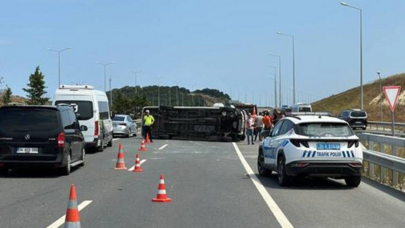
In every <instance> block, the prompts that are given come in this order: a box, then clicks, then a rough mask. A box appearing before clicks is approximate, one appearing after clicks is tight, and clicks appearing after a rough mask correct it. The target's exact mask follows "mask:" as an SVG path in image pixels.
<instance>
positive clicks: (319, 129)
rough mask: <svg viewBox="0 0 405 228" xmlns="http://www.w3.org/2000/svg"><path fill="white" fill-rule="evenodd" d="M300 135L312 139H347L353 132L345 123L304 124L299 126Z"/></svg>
mask: <svg viewBox="0 0 405 228" xmlns="http://www.w3.org/2000/svg"><path fill="white" fill-rule="evenodd" d="M296 133H297V134H299V135H305V136H312V137H321V136H322V137H347V136H352V135H353V132H352V131H351V129H350V127H349V126H348V125H347V124H345V123H302V124H299V125H298V131H297V132H296Z"/></svg>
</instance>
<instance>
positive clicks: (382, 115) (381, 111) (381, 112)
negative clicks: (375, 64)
mask: <svg viewBox="0 0 405 228" xmlns="http://www.w3.org/2000/svg"><path fill="white" fill-rule="evenodd" d="M377 74H378V79H379V81H380V115H381V122H384V113H383V110H382V101H383V99H382V85H381V77H380V72H377Z"/></svg>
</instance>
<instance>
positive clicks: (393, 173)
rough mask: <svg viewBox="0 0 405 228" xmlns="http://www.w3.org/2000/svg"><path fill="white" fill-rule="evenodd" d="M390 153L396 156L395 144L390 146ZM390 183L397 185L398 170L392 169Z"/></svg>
mask: <svg viewBox="0 0 405 228" xmlns="http://www.w3.org/2000/svg"><path fill="white" fill-rule="evenodd" d="M391 148H392V155H394V156H398V152H397V146H392V147H391ZM392 184H393V185H394V188H395V187H397V185H398V172H396V171H392Z"/></svg>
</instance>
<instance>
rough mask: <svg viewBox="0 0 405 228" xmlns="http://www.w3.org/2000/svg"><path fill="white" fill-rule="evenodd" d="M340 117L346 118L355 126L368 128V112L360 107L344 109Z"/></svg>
mask: <svg viewBox="0 0 405 228" xmlns="http://www.w3.org/2000/svg"><path fill="white" fill-rule="evenodd" d="M340 119H342V120H345V121H346V122H347V123H349V125H350V126H351V127H352V128H353V129H356V128H361V129H363V130H366V128H367V113H366V112H365V111H363V110H360V109H351V110H343V111H342V112H341V113H340Z"/></svg>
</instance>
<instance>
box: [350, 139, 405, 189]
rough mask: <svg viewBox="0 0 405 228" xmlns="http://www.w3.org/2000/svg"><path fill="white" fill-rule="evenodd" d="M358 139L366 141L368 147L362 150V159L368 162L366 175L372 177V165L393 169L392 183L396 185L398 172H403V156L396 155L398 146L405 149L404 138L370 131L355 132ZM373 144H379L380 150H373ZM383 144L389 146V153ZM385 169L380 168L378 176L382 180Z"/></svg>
mask: <svg viewBox="0 0 405 228" xmlns="http://www.w3.org/2000/svg"><path fill="white" fill-rule="evenodd" d="M357 136H358V137H359V139H360V141H362V142H367V144H368V149H366V150H364V151H363V159H364V161H367V162H368V163H369V166H368V170H367V171H368V175H369V177H371V178H374V177H375V176H376V175H375V174H374V172H375V169H374V165H379V166H381V167H384V168H386V169H389V170H392V171H393V176H392V185H393V186H394V187H396V186H398V182H399V180H398V174H399V173H402V174H405V158H401V157H399V156H398V151H397V149H398V148H404V149H405V138H398V137H394V136H385V135H375V134H370V133H357ZM374 144H379V145H380V151H379V152H378V151H374V150H373V149H374ZM385 145H389V146H390V150H391V152H392V155H391V154H387V153H385ZM385 174H386V170H384V169H381V173H380V177H381V179H382V181H383V179H384V178H385V176H386V175H385ZM404 181H405V180H404Z"/></svg>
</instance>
